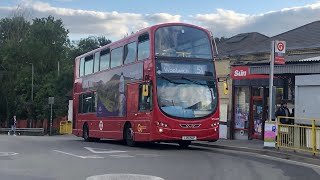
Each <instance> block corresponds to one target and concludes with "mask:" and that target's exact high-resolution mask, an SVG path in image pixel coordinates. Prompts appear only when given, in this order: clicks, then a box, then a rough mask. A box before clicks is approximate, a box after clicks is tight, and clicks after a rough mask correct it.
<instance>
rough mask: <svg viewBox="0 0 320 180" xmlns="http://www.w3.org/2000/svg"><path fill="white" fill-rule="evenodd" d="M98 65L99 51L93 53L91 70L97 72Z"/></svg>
mask: <svg viewBox="0 0 320 180" xmlns="http://www.w3.org/2000/svg"><path fill="white" fill-rule="evenodd" d="M99 67H100V52H96V53H95V54H94V70H93V72H95V73H96V72H98V71H99Z"/></svg>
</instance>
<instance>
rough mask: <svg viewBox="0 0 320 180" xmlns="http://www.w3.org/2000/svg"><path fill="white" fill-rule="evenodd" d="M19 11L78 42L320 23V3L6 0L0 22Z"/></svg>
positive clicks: (270, 31)
mask: <svg viewBox="0 0 320 180" xmlns="http://www.w3.org/2000/svg"><path fill="white" fill-rule="evenodd" d="M17 6H20V7H23V8H25V9H27V12H28V16H30V18H34V17H46V16H49V15H52V16H54V17H55V18H61V19H62V20H63V22H64V25H65V27H66V28H67V29H69V32H70V34H69V37H70V38H71V39H73V40H78V39H81V38H85V37H87V36H89V35H95V36H99V35H104V36H106V37H107V38H109V39H111V40H113V41H114V40H117V39H119V38H121V37H123V36H125V35H126V34H127V33H129V34H130V33H131V32H135V31H138V30H139V29H142V28H145V27H148V26H152V25H154V24H159V23H165V22H185V23H191V24H195V25H198V26H202V27H204V28H207V29H209V30H210V31H212V32H213V34H214V36H216V37H221V36H224V37H231V36H234V35H237V34H239V33H246V32H259V33H262V34H264V35H267V36H274V35H277V34H279V33H283V32H285V31H288V30H291V29H293V28H296V27H299V26H302V25H304V24H307V23H311V22H313V21H317V20H320V0H219V1H218V0H135V1H134V0H1V1H0V18H3V17H8V16H10V15H12V11H14V10H15V9H16V8H17Z"/></svg>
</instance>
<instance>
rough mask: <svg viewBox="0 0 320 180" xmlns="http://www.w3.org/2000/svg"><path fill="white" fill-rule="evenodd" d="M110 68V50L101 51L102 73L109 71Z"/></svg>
mask: <svg viewBox="0 0 320 180" xmlns="http://www.w3.org/2000/svg"><path fill="white" fill-rule="evenodd" d="M109 66H110V49H106V50H103V51H101V53H100V71H103V70H105V69H108V68H109Z"/></svg>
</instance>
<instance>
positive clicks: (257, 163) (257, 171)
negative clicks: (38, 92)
mask: <svg viewBox="0 0 320 180" xmlns="http://www.w3.org/2000/svg"><path fill="white" fill-rule="evenodd" d="M221 143H222V142H221ZM319 178H320V166H317V165H313V164H308V163H301V162H296V161H291V160H286V159H281V158H274V157H270V156H266V155H261V154H258V153H249V152H243V151H236V150H231V149H220V148H212V147H202V146H198V145H196V146H195V145H192V146H191V147H190V148H189V149H180V148H179V146H178V145H176V144H166V143H161V144H159V143H155V144H151V143H146V144H140V145H139V146H138V147H127V146H125V145H123V144H122V143H121V142H116V141H107V140H104V141H101V142H84V141H83V140H82V139H81V138H78V137H74V136H53V137H49V136H40V137H39V136H37V137H34V136H16V137H14V136H7V135H0V179H1V180H18V179H23V180H60V179H62V180H69V179H70V180H80V179H83V180H95V179H99V180H104V179H113V180H117V179H119V180H126V179H130V180H135V179H137V180H138V179H139V180H144V179H146V180H147V179H150V180H151V179H153V180H230V179H237V180H256V179H261V180H264V179H266V180H270V179H272V180H278V179H279V180H300V179H308V180H313V179H314V180H318V179H319Z"/></svg>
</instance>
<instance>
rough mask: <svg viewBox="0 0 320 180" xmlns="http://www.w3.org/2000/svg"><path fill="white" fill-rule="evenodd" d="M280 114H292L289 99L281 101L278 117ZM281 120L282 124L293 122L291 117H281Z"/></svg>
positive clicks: (284, 115) (287, 115)
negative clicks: (288, 105) (288, 104)
mask: <svg viewBox="0 0 320 180" xmlns="http://www.w3.org/2000/svg"><path fill="white" fill-rule="evenodd" d="M278 116H283V117H289V116H291V114H290V110H289V109H288V107H287V101H285V100H282V101H281V106H280V108H279V109H278V111H277V112H276V117H277V118H278ZM278 120H279V119H278ZM279 121H280V123H281V124H290V123H291V121H290V119H289V118H280V120H279Z"/></svg>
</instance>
